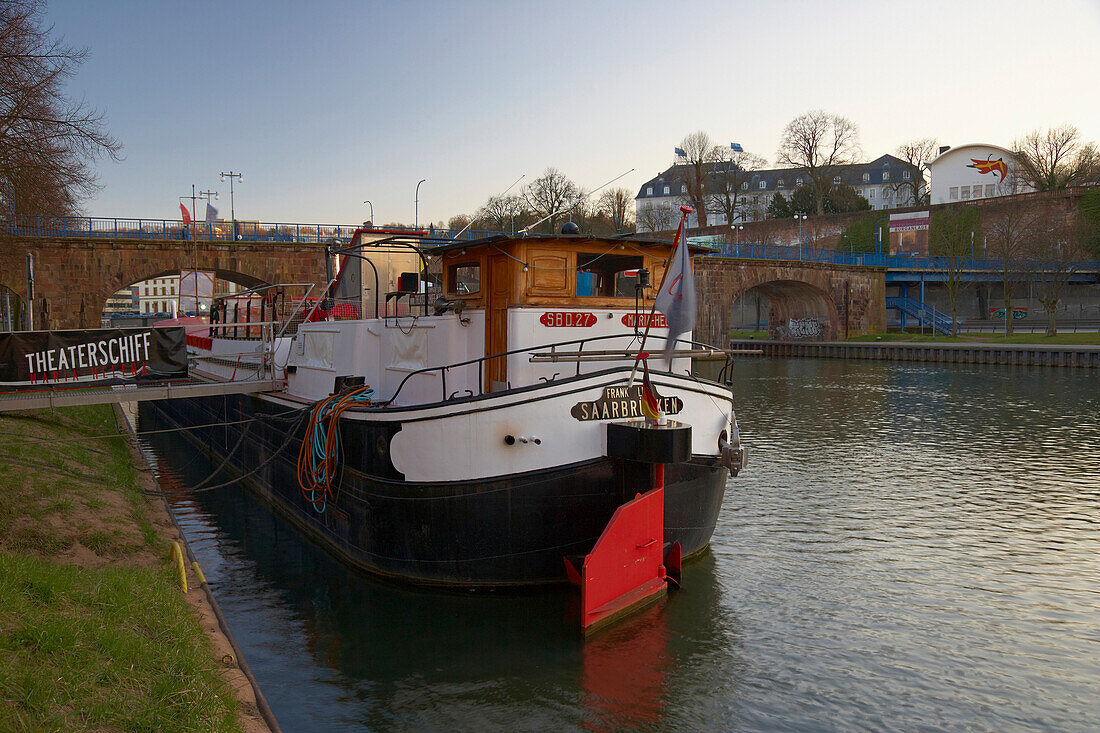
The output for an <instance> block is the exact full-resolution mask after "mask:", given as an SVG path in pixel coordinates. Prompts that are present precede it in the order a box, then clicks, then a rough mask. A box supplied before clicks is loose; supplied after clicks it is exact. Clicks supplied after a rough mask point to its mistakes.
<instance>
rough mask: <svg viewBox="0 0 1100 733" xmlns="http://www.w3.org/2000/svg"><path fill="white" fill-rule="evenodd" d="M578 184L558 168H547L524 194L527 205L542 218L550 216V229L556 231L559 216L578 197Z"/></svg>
mask: <svg viewBox="0 0 1100 733" xmlns="http://www.w3.org/2000/svg"><path fill="white" fill-rule="evenodd" d="M577 193H578V191H577V184H575V183H573V182H572V181H571V180H569V179H568V178H566V177H565V174H564V173H562V172H561V171H559V170H558V169H557V168H547V169H546V170H545V171H544V172H543V174H542V175H541V176H539V177H538V178H536V179H535V180H533V181H531V183H530V184H529V185H528V186H527V188H526V189H524V192H523V195H524V198H525V199H526V200H527V205H528V206H530V207H531V209H532V211H533V212H534V213H535V214H536V215H537V216H538V218H540V219H541V218H542V217H544V216H548V217H550V219H549V222H550V224H549V231H551V232H553V231H555V224H556V223H557V220H558V216H559V215H560V214H561V213H562V212H563V211H564V210H565V209H566V208H568V205H569V204H570V202H572V201H574V200H575V199H576V198H577Z"/></svg>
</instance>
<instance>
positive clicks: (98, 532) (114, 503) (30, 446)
mask: <svg viewBox="0 0 1100 733" xmlns="http://www.w3.org/2000/svg"><path fill="white" fill-rule="evenodd" d="M0 432H2V434H3V435H4V436H5V438H4V439H3V440H0V461H2V462H5V463H6V464H7V465H9V466H10V469H9V470H7V471H4V472H0V731H5V733H6V732H7V731H54V730H57V731H61V730H65V731H67V730H109V731H114V730H134V731H236V730H239V727H238V725H237V722H236V721H237V703H236V700H235V699H234V697H233V695H232V694H231V692H230V690H229V688H228V687H227V686H226V685H225V683H224V681H223V680H222V679H221V676H220V674H219V666H218V662H217V661H216V660H214V658H213V654H212V651H211V647H210V643H209V640H208V639H207V637H206V634H205V632H204V631H203V629H202V627H201V625H200V623H199V621H198V618H197V617H196V616H195V615H194V613H193V612H192V611H191V609H190V607H189V606H188V604H187V602H186V600H185V599H184V597H183V594H182V593H181V591H180V589H179V586H178V579H177V578H176V577H175V575H174V574H173V572H174V571H173V569H172V568H171V567H170V566H168V565H167V564H166V563H164V562H162V561H161V558H166V557H167V542H166V541H165V540H164V539H163V538H162V537H160V536H159V534H158V533H157V530H156V528H155V527H154V525H153V523H152V521H151V520H150V517H149V508H148V504H147V499H146V498H145V497H144V496H143V495H142V493H141V491H140V484H139V482H138V477H139V474H138V472H137V470H136V468H135V466H134V465H133V461H132V458H131V456H130V452H129V449H128V447H127V445H126V443H125V441H124V440H123V439H122V438H109V439H94V440H91V439H89V440H84V441H72V440H70V439H71V438H74V437H79V436H85V437H88V438H90V437H91V436H96V435H104V434H112V433H118V432H119V428H118V426H117V425H116V424H115V419H114V413H113V411H112V409H111V408H110V407H108V406H91V407H80V408H68V409H64V410H56V411H39V412H33V413H32V412H27V413H17V414H9V415H4V416H0ZM24 440H34V441H38V442H33V443H25V444H22V445H16V444H14V443H16V442H18V441H24ZM77 542H79V543H80V544H81V545H83V547H85V548H86V549H87V550H88V551H90V552H92V553H94V554H95V555H96V556H98V561H97V563H96V564H95V567H82V566H79V565H73V564H70V563H68V562H65V558H66V557H70V556H71V555H69V554H66V553H69V552H70V550H71V549H72V548H73V547H74V545H75V543H77Z"/></svg>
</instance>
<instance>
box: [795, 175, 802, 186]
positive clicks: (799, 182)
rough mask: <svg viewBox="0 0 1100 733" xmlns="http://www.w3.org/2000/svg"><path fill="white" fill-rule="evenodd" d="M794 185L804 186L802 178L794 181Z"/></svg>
mask: <svg viewBox="0 0 1100 733" xmlns="http://www.w3.org/2000/svg"><path fill="white" fill-rule="evenodd" d="M794 185H796V186H801V185H802V178H801V177H799V178H796V179H794Z"/></svg>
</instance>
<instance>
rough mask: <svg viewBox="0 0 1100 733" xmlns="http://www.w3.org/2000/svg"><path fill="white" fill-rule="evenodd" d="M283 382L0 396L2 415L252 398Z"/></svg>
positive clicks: (167, 384)
mask: <svg viewBox="0 0 1100 733" xmlns="http://www.w3.org/2000/svg"><path fill="white" fill-rule="evenodd" d="M283 387H284V382H283V380H282V379H272V378H266V379H248V380H235V381H225V382H191V381H187V382H164V383H161V384H155V385H148V386H146V385H133V384H127V385H111V386H103V387H89V388H74V387H69V388H53V389H45V390H34V391H31V390H27V391H22V392H4V393H0V412H11V411H13V410H41V409H45V408H51V407H71V406H74V405H109V404H112V403H116V402H147V401H150V400H174V399H183V398H187V397H209V396H212V395H228V394H252V393H256V392H274V391H278V390H281V389H283Z"/></svg>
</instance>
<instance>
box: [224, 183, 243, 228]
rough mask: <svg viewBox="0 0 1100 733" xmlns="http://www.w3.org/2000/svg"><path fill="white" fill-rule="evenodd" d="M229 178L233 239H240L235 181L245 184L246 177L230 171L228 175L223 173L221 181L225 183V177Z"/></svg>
mask: <svg viewBox="0 0 1100 733" xmlns="http://www.w3.org/2000/svg"><path fill="white" fill-rule="evenodd" d="M226 176H229V218H230V219H231V220H232V222H233V239H238V235H237V211H236V209H235V208H234V207H233V179H234V178H236V179H237V182H238V183H243V182H244V176H243V175H242V174H240V173H234V172H233V171H229V172H228V173H225V172H222V174H221V180H222V183H225V177H226Z"/></svg>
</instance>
